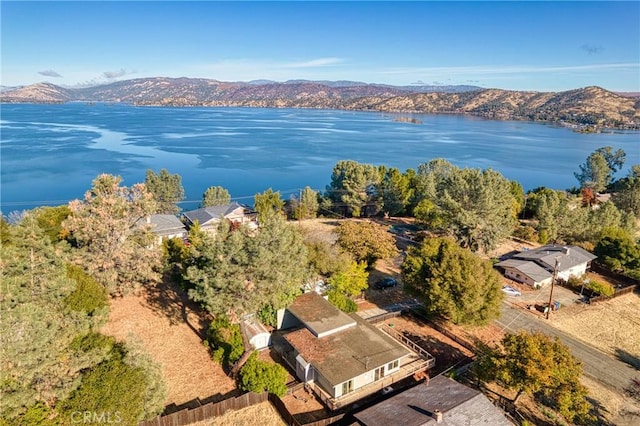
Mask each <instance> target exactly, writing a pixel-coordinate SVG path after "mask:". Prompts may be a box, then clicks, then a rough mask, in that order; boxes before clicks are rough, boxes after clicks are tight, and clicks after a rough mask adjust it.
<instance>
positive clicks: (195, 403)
mask: <svg viewBox="0 0 640 426" xmlns="http://www.w3.org/2000/svg"><path fill="white" fill-rule="evenodd" d="M242 393H243V392H242V391H241V390H239V389H234V390H232V391H229V392H227V393H224V394H222V393H217V394H215V395H211V396H209V397H207V398H204V399H200V398H194V399H192V400H191V401H187V402H185V403H183V404H180V405H176V404H169V405H167V406H166V407H165V408H164V412H163V413H162V415H163V416H166V415H168V414H172V413H177V412H178V411H182V410H184V409H189V410H193V409H194V408H198V407H201V406H203V405H206V404H209V403H211V402H220V401H224V400H225V399H229V398H236V397H238V396H240V395H242Z"/></svg>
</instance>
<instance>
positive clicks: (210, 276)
mask: <svg viewBox="0 0 640 426" xmlns="http://www.w3.org/2000/svg"><path fill="white" fill-rule="evenodd" d="M308 276H309V268H308V264H307V250H306V247H305V246H304V244H303V242H302V235H301V234H300V231H299V230H298V228H297V227H293V226H290V225H289V224H288V223H287V222H286V221H285V220H284V218H282V217H281V216H279V215H274V216H271V217H268V218H267V219H266V221H265V222H263V223H262V226H261V227H260V229H259V230H258V231H257V232H256V233H251V232H249V230H248V229H246V228H245V227H240V228H239V229H237V230H235V231H232V230H231V229H230V227H229V225H228V224H227V223H226V222H222V223H221V225H220V227H219V228H218V231H217V233H216V235H215V237H213V238H210V239H205V240H203V241H202V244H201V246H200V247H199V249H198V253H197V255H196V257H195V259H194V260H193V264H192V265H191V266H189V267H188V268H187V271H186V274H185V280H187V281H188V282H189V284H190V285H191V286H192V288H191V289H190V290H189V297H190V298H191V299H193V300H194V301H196V302H200V303H202V305H203V306H204V307H205V308H206V309H207V310H208V311H209V312H210V313H212V314H214V315H220V314H223V315H228V316H229V318H230V319H231V320H232V321H233V322H239V319H240V318H241V317H242V316H243V315H245V314H248V313H254V312H257V311H258V310H260V309H261V307H263V306H265V305H269V306H271V307H272V308H274V309H279V308H282V307H284V306H286V305H287V304H289V303H290V302H291V301H292V300H293V298H294V297H295V296H296V295H297V294H298V293H299V292H300V287H301V285H302V283H304V282H305V281H306V278H307V277H308Z"/></svg>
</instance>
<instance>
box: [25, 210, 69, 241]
mask: <svg viewBox="0 0 640 426" xmlns="http://www.w3.org/2000/svg"><path fill="white" fill-rule="evenodd" d="M32 213H33V214H35V215H36V221H37V222H38V226H40V227H41V228H42V229H43V230H44V231H45V233H46V234H47V236H48V237H49V239H50V240H51V242H53V243H56V242H58V241H61V240H63V239H65V238H67V237H68V234H69V231H67V230H66V229H64V227H63V226H62V222H64V220H65V219H66V218H67V217H69V215H70V214H71V210H70V209H69V207H68V206H57V207H40V208H38V209H35V210H34V211H33V212H32Z"/></svg>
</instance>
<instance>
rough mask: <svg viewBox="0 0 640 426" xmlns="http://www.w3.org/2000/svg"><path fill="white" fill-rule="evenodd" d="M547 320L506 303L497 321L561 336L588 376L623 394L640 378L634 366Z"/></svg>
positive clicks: (513, 327) (511, 328) (507, 327)
mask: <svg viewBox="0 0 640 426" xmlns="http://www.w3.org/2000/svg"><path fill="white" fill-rule="evenodd" d="M547 321H549V320H544V319H540V318H538V317H537V316H534V315H532V314H530V313H529V312H528V311H526V310H524V309H522V308H518V307H514V306H513V305H511V304H510V303H508V302H504V303H503V304H502V316H501V317H500V319H499V320H496V323H497V324H498V325H499V326H500V327H502V328H503V329H505V330H508V331H511V332H516V331H520V330H525V331H541V332H543V333H545V334H548V335H552V336H558V337H559V338H560V341H562V343H564V344H565V345H567V346H568V347H569V348H570V349H571V352H572V353H573V355H574V356H575V357H576V358H578V359H580V360H581V361H582V364H583V371H584V374H585V375H587V376H590V377H592V378H594V379H595V380H597V381H599V382H600V383H602V384H604V385H606V386H608V387H611V388H613V389H615V390H617V391H619V392H623V391H624V388H625V387H627V386H628V385H629V383H631V379H632V378H638V377H640V373H638V371H636V370H635V369H634V368H633V367H631V366H629V365H628V364H625V363H624V362H622V361H619V360H617V359H616V358H614V357H613V356H611V355H609V354H606V353H604V352H602V351H600V350H598V349H596V348H594V347H593V346H591V345H588V344H586V343H584V342H583V341H582V340H578V339H576V338H574V337H572V336H570V335H568V334H567V333H565V332H563V331H561V330H558V329H557V328H554V327H553V326H551V325H549V324H548V323H547ZM551 321H553V319H551Z"/></svg>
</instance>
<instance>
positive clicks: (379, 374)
mask: <svg viewBox="0 0 640 426" xmlns="http://www.w3.org/2000/svg"><path fill="white" fill-rule="evenodd" d="M383 377H384V366H382V367H380V368H376V371H375V376H374V379H373V380H374V381H375V380H380V379H382V378H383Z"/></svg>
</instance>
